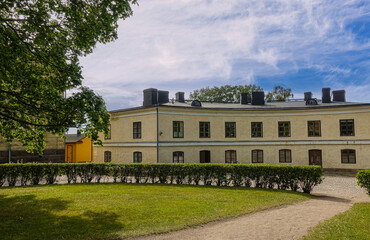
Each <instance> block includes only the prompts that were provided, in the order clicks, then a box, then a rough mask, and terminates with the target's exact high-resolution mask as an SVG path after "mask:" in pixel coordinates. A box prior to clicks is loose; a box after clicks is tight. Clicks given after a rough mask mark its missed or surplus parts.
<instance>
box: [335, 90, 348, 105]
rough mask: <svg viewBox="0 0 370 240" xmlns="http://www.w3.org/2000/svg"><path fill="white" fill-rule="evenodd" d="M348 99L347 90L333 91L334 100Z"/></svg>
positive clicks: (342, 100) (343, 100)
mask: <svg viewBox="0 0 370 240" xmlns="http://www.w3.org/2000/svg"><path fill="white" fill-rule="evenodd" d="M345 101H346V91H345V90H336V91H333V102H345Z"/></svg>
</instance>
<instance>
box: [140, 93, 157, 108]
mask: <svg viewBox="0 0 370 240" xmlns="http://www.w3.org/2000/svg"><path fill="white" fill-rule="evenodd" d="M143 96H144V101H143V106H144V107H147V106H152V105H155V104H157V103H158V90H157V89H156V88H148V89H144V90H143Z"/></svg>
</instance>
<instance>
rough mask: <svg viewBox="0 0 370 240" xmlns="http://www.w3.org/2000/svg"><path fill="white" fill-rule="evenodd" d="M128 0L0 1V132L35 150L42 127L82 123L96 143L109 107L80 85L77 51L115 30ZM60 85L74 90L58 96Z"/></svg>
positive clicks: (127, 11) (59, 129)
mask: <svg viewBox="0 0 370 240" xmlns="http://www.w3.org/2000/svg"><path fill="white" fill-rule="evenodd" d="M135 3H136V0H121V1H111V0H94V1H88V0H85V1H83V0H7V1H1V2H0V135H1V136H2V137H3V138H5V139H6V140H7V141H8V142H12V140H13V139H18V140H20V141H21V142H22V143H23V144H24V145H25V146H27V150H28V151H30V152H33V151H34V150H37V152H38V153H40V154H41V153H42V149H43V148H44V145H45V139H44V133H45V132H51V133H53V134H56V135H60V136H61V135H63V134H64V132H65V131H66V130H67V129H68V128H69V127H79V128H82V130H83V132H84V134H85V135H86V136H91V137H92V139H93V140H94V141H96V142H97V143H101V141H100V140H99V139H98V132H100V131H102V132H104V134H107V133H108V125H109V114H108V112H107V110H106V107H105V103H104V101H103V99H102V98H101V97H99V96H97V95H95V94H94V92H93V91H92V90H90V89H88V88H86V87H83V86H82V75H81V66H80V64H79V57H81V56H85V55H86V54H89V53H91V52H92V50H93V48H94V47H95V46H96V44H97V43H107V42H110V41H113V40H114V39H116V38H117V32H116V30H117V27H118V24H117V21H118V20H119V19H125V18H127V17H129V16H130V15H132V10H131V6H130V4H135ZM67 90H72V92H74V93H73V94H72V95H71V96H70V97H66V98H64V97H63V94H64V93H65V92H66V91H67Z"/></svg>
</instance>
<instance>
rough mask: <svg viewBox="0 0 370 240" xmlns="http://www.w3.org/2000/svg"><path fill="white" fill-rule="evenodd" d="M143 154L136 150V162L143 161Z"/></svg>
mask: <svg viewBox="0 0 370 240" xmlns="http://www.w3.org/2000/svg"><path fill="white" fill-rule="evenodd" d="M141 161H142V156H141V152H134V163H141Z"/></svg>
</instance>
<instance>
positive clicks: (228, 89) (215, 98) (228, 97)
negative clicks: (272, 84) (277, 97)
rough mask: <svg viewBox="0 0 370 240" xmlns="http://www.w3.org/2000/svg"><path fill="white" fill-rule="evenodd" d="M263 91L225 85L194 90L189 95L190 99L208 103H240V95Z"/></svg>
mask: <svg viewBox="0 0 370 240" xmlns="http://www.w3.org/2000/svg"><path fill="white" fill-rule="evenodd" d="M262 90H263V89H262V88H261V87H259V86H256V85H254V84H253V85H252V84H249V85H237V86H231V85H225V86H221V87H217V86H214V87H212V88H210V87H206V88H201V89H198V90H194V91H193V92H191V93H190V99H198V100H200V101H208V102H228V103H232V102H240V93H249V94H251V93H252V92H255V91H262ZM250 96H251V95H250Z"/></svg>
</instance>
